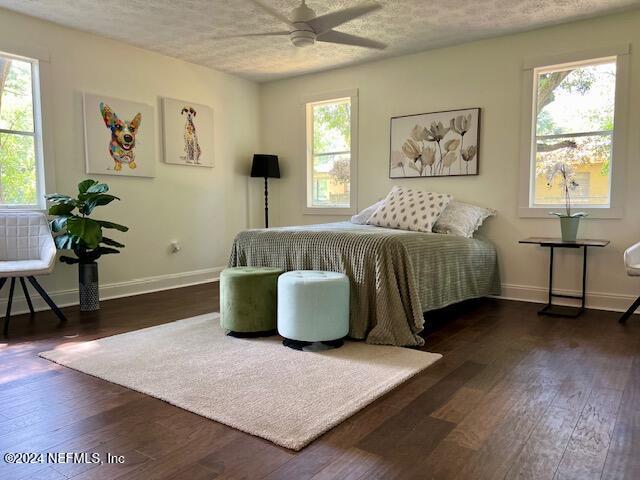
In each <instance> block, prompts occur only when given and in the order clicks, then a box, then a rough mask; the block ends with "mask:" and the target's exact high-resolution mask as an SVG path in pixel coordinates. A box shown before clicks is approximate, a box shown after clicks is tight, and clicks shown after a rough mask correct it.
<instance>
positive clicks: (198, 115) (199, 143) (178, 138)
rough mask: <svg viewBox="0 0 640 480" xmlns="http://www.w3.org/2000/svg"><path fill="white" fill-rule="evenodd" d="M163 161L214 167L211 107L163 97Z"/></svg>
mask: <svg viewBox="0 0 640 480" xmlns="http://www.w3.org/2000/svg"><path fill="white" fill-rule="evenodd" d="M162 124H163V134H164V135H163V139H164V161H165V163H171V164H176V165H189V166H193V167H213V149H214V143H213V109H212V108H211V107H208V106H206V105H201V104H199V103H194V102H187V101H184V100H176V99H173V98H163V99H162Z"/></svg>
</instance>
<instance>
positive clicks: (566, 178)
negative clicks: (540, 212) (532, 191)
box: [547, 162, 587, 218]
mask: <svg viewBox="0 0 640 480" xmlns="http://www.w3.org/2000/svg"><path fill="white" fill-rule="evenodd" d="M575 175H576V173H575V170H574V169H573V167H571V165H569V164H567V163H565V162H556V163H554V164H553V165H552V166H551V168H550V169H549V171H548V172H547V187H548V188H552V187H553V184H554V182H556V181H557V184H558V186H559V187H560V189H561V190H562V193H563V194H564V201H565V210H566V211H565V213H559V212H551V213H550V215H556V216H558V217H561V218H562V217H570V218H575V217H586V216H587V214H586V213H584V212H576V213H572V212H571V192H572V191H573V190H575V189H576V188H578V187H579V186H580V185H579V184H578V183H577V182H576V181H575Z"/></svg>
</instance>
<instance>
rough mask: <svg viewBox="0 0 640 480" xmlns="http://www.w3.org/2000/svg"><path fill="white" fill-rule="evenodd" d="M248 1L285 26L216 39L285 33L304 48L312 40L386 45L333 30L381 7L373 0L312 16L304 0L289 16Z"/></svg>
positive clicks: (369, 45) (382, 46) (379, 48)
mask: <svg viewBox="0 0 640 480" xmlns="http://www.w3.org/2000/svg"><path fill="white" fill-rule="evenodd" d="M249 1H250V2H251V3H253V4H254V5H255V6H256V7H258V8H260V9H262V10H264V11H265V12H266V13H268V14H269V15H271V16H273V17H275V18H277V19H278V20H280V21H281V22H282V23H284V24H286V25H288V26H289V29H288V30H281V31H278V32H265V33H247V34H241V35H231V36H226V37H216V39H220V38H234V37H268V36H284V35H287V36H288V37H289V40H291V43H292V44H293V45H294V46H296V47H307V46H310V45H313V44H314V43H315V42H316V41H318V42H327V43H339V44H342V45H354V46H357V47H365V48H375V49H378V50H382V49H384V48H386V47H387V46H386V45H385V44H384V43H382V42H377V41H375V40H370V39H368V38H363V37H359V36H357V35H351V34H348V33H343V32H338V31H336V30H333V28H334V27H337V26H339V25H342V24H343V23H347V22H350V21H351V20H354V19H356V18H359V17H362V16H364V15H367V14H369V13H371V12H374V11H376V10H379V9H380V8H382V6H381V5H379V4H377V3H374V2H371V3H363V4H361V5H357V6H355V7H350V8H345V9H343V10H338V11H335V12H331V13H327V14H326V15H320V16H319V17H318V16H316V12H314V11H313V9H311V8H309V7H308V6H307V4H306V1H305V0H302V3H301V4H300V6H299V7H296V8H294V9H293V10H292V11H291V15H290V18H287V17H286V16H285V15H283V14H281V13H280V12H278V11H277V10H275V9H273V8H271V7H270V6H268V5H265V4H264V3H262V2H260V1H258V0H249Z"/></svg>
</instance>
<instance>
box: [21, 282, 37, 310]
mask: <svg viewBox="0 0 640 480" xmlns="http://www.w3.org/2000/svg"><path fill="white" fill-rule="evenodd" d="M20 285H22V293H24V298H25V299H26V300H27V305H28V306H29V312H30V313H31V315H33V314H34V313H35V311H34V310H33V303H31V297H30V296H29V290H27V284H26V283H24V277H20Z"/></svg>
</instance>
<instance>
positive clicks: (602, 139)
mask: <svg viewBox="0 0 640 480" xmlns="http://www.w3.org/2000/svg"><path fill="white" fill-rule="evenodd" d="M627 57H628V55H627V54H624V51H623V52H621V53H620V54H614V55H607V56H602V57H591V58H581V59H578V60H574V61H565V60H566V58H562V60H563V61H561V62H558V63H551V62H549V63H546V64H541V63H539V64H537V65H534V66H533V67H532V68H530V69H525V75H526V77H525V95H527V94H526V91H527V90H528V92H529V93H528V95H527V97H528V100H526V101H527V103H528V105H525V115H526V116H527V117H528V118H526V119H525V121H524V122H523V124H524V129H525V130H526V131H524V132H523V138H524V141H523V154H522V155H523V167H524V168H523V171H524V172H525V173H526V179H525V181H524V182H523V183H522V185H523V188H522V189H523V190H524V195H526V196H525V198H524V199H521V202H520V207H521V208H520V210H521V214H523V213H524V214H525V215H524V216H541V215H540V214H542V215H547V213H548V212H549V209H550V208H561V207H563V206H564V197H563V195H562V193H561V191H560V187H559V186H558V185H557V182H555V181H549V178H550V177H551V176H552V173H553V171H554V169H555V168H557V166H558V164H564V165H567V166H568V167H569V170H570V171H571V172H572V175H573V180H574V181H575V183H576V184H577V186H576V188H575V189H574V190H572V192H571V203H572V205H574V206H575V207H576V208H580V210H584V211H587V212H588V213H590V214H593V213H594V212H597V213H596V216H598V214H599V213H603V212H605V215H604V216H617V215H616V213H619V212H613V213H614V215H607V214H606V212H607V211H610V210H613V207H617V206H618V205H616V203H619V200H618V199H620V197H621V192H620V191H616V190H618V189H620V190H621V189H622V185H621V183H622V182H621V178H620V177H621V175H620V171H621V170H622V168H621V167H622V166H623V164H624V161H625V158H624V154H623V143H624V142H623V141H622V138H623V136H624V130H625V128H624V124H625V112H624V110H625V109H624V108H621V104H622V103H623V102H621V101H620V98H618V97H620V96H622V95H625V93H626V92H625V88H624V86H625V85H626V81H625V78H624V77H626V71H627V61H628V60H627ZM532 93H533V95H531V94H532ZM614 177H615V178H614ZM614 180H615V181H614ZM521 196H523V195H521ZM523 200H524V201H523ZM616 200H618V201H616ZM535 210H538V211H537V212H533V211H535ZM527 213H533V215H527ZM610 213H611V212H610Z"/></svg>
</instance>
